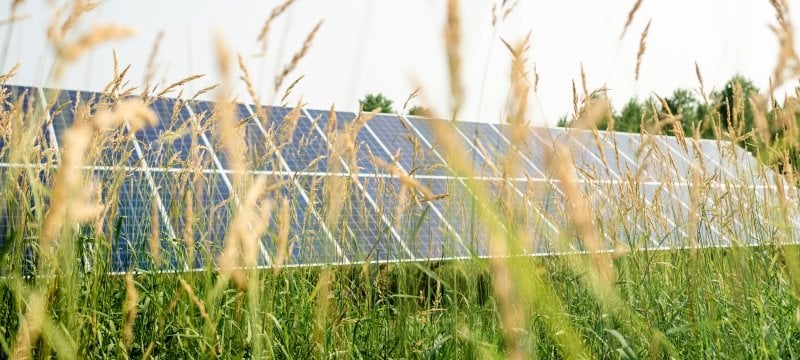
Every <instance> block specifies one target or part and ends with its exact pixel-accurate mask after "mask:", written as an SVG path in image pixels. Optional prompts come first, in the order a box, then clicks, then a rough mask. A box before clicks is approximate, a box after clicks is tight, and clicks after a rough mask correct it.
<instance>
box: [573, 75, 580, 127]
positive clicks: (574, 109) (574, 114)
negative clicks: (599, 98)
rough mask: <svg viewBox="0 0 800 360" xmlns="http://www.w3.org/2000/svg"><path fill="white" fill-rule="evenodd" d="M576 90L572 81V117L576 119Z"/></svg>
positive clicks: (577, 102)
mask: <svg viewBox="0 0 800 360" xmlns="http://www.w3.org/2000/svg"><path fill="white" fill-rule="evenodd" d="M578 104H580V102H579V101H578V89H577V88H576V87H575V80H572V116H573V117H574V118H578V114H579V112H578V106H579V105H578Z"/></svg>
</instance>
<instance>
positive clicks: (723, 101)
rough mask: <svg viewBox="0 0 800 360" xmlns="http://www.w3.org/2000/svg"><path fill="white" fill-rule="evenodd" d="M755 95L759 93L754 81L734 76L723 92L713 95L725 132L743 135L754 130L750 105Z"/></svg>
mask: <svg viewBox="0 0 800 360" xmlns="http://www.w3.org/2000/svg"><path fill="white" fill-rule="evenodd" d="M754 93H758V88H757V87H756V86H755V85H754V84H753V82H752V81H750V80H749V79H747V78H745V77H743V76H741V75H734V76H733V78H731V79H730V80H728V82H727V83H725V87H723V88H722V90H720V91H718V92H715V93H714V94H713V97H714V100H715V101H716V103H717V112H718V113H719V121H720V124H721V127H722V129H723V130H729V131H730V130H733V131H734V133H736V134H743V133H746V132H748V131H750V130H751V129H753V127H754V126H755V124H754V123H753V122H754V119H755V117H754V115H753V109H752V106H751V105H750V95H751V94H754Z"/></svg>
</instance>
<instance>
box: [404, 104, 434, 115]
mask: <svg viewBox="0 0 800 360" xmlns="http://www.w3.org/2000/svg"><path fill="white" fill-rule="evenodd" d="M430 114H431V111H430V110H429V109H428V108H425V107H422V106H419V105H416V106H414V107H412V108H411V109H409V110H408V115H411V116H430Z"/></svg>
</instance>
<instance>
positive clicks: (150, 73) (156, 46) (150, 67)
mask: <svg viewBox="0 0 800 360" xmlns="http://www.w3.org/2000/svg"><path fill="white" fill-rule="evenodd" d="M163 39H164V30H161V31H159V32H158V34H157V35H156V38H155V40H153V46H152V47H151V48H150V56H148V57H147V65H145V67H144V88H143V89H142V97H146V96H148V94H149V92H150V83H151V82H152V81H153V78H154V77H155V76H156V58H158V51H159V50H160V49H161V41H162V40H163Z"/></svg>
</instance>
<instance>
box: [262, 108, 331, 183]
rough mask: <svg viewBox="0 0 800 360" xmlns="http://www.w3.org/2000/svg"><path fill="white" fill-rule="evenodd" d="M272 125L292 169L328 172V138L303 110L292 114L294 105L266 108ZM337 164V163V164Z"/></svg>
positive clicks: (270, 127) (271, 128) (282, 153)
mask: <svg viewBox="0 0 800 360" xmlns="http://www.w3.org/2000/svg"><path fill="white" fill-rule="evenodd" d="M267 109H268V111H267V113H268V114H270V125H269V129H270V132H271V133H274V134H276V135H275V137H276V141H277V142H279V143H281V146H282V147H281V150H280V152H281V155H282V157H283V159H284V160H285V161H286V164H287V166H288V167H289V169H287V170H291V171H307V172H326V171H328V168H329V161H331V160H330V159H329V158H328V148H329V145H328V142H327V140H326V139H325V138H324V137H323V136H322V135H321V134H320V132H319V131H318V130H317V124H316V123H315V122H312V120H311V119H309V118H308V117H307V116H306V115H305V114H303V112H300V113H298V114H296V115H295V116H293V117H289V114H290V113H291V111H292V109H290V108H283V107H271V108H267ZM334 161H338V160H334ZM337 166H338V165H337Z"/></svg>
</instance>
